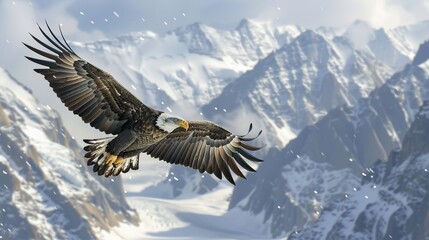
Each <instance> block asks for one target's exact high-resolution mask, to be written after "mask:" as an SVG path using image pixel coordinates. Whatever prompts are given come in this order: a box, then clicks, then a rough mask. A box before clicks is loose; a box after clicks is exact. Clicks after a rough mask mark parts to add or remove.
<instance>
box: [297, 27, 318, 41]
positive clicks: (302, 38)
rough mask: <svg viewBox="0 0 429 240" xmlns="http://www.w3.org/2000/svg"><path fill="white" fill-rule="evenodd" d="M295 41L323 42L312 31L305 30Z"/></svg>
mask: <svg viewBox="0 0 429 240" xmlns="http://www.w3.org/2000/svg"><path fill="white" fill-rule="evenodd" d="M296 40H297V41H308V40H322V41H325V38H324V37H323V36H322V35H320V34H318V33H316V32H314V31H313V30H306V31H304V32H303V33H301V34H300V35H299V36H298V37H297V38H296Z"/></svg>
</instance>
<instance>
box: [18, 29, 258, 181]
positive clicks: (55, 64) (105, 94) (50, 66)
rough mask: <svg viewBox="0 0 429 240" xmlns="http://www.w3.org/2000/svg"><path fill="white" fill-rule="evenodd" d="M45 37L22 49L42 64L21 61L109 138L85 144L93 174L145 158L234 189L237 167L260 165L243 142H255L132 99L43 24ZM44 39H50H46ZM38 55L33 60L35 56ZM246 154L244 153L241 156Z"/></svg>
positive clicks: (112, 172) (124, 167)
mask: <svg viewBox="0 0 429 240" xmlns="http://www.w3.org/2000/svg"><path fill="white" fill-rule="evenodd" d="M46 26H47V29H48V30H49V33H47V31H46V32H45V31H44V30H43V29H42V28H41V27H40V26H39V25H38V27H39V30H40V31H41V33H42V34H43V36H44V37H45V38H46V40H47V41H49V43H50V44H49V43H47V42H46V41H45V42H43V41H41V40H39V39H38V38H36V37H35V36H33V35H32V34H31V33H30V35H31V37H32V38H33V39H34V40H35V41H36V42H37V43H38V44H40V45H41V46H42V47H44V48H45V49H44V50H40V49H38V48H35V47H33V46H30V45H28V44H26V43H23V44H24V45H25V46H26V47H27V48H29V49H30V50H32V51H33V52H35V53H37V54H38V55H40V56H41V57H44V59H40V58H33V57H29V56H26V58H27V59H29V60H30V61H32V62H34V63H37V64H40V65H42V66H44V67H47V68H37V69H34V71H35V72H37V73H40V74H42V75H43V76H44V78H45V79H46V80H47V81H48V82H49V86H50V87H51V88H52V89H53V90H54V92H55V93H56V95H57V96H58V98H59V99H60V100H61V101H62V102H63V103H64V105H65V106H66V107H67V108H68V109H69V110H70V111H72V112H73V113H74V114H76V115H78V116H80V117H81V119H82V120H83V121H84V122H85V123H89V124H90V125H91V126H92V127H94V128H96V129H98V130H99V131H101V132H104V133H106V134H111V135H114V137H108V138H102V139H85V140H83V141H84V142H85V143H86V144H87V145H86V146H85V147H84V151H85V152H86V153H85V159H87V165H88V166H93V171H94V172H96V173H98V175H100V176H101V175H104V176H105V177H109V176H118V175H119V174H120V173H121V172H122V173H127V172H128V171H129V170H130V169H132V170H137V169H138V167H139V155H140V153H145V154H147V155H149V156H151V157H153V158H158V159H159V160H163V161H166V162H168V163H171V164H180V165H183V166H186V167H191V168H193V169H197V170H198V171H199V172H200V173H204V172H207V173H209V174H214V175H215V176H216V177H217V178H219V179H222V176H224V177H225V178H226V179H227V180H228V181H229V182H230V183H232V184H234V185H235V183H234V178H233V176H232V174H231V170H232V172H234V173H235V175H237V176H238V177H241V178H245V176H244V175H243V173H242V172H241V170H240V168H239V167H238V166H237V163H238V165H240V166H241V167H242V168H244V169H246V170H247V171H251V172H255V170H254V169H253V168H252V167H251V166H250V165H249V164H248V163H247V162H246V160H250V161H254V162H261V161H262V160H261V159H259V158H257V157H255V156H253V155H252V154H250V153H249V152H248V151H257V150H259V149H261V147H255V146H252V145H250V144H248V143H246V142H248V141H252V140H254V139H256V138H257V137H258V136H259V135H260V134H261V132H262V131H260V132H259V133H258V134H257V135H256V136H255V137H252V138H250V137H247V135H248V134H249V133H250V132H251V130H252V124H250V127H249V131H248V132H247V134H246V135H235V134H233V133H231V132H230V131H228V130H226V129H225V128H223V127H221V126H219V125H217V124H215V123H213V122H209V121H188V120H185V119H183V118H181V117H178V116H173V115H172V114H169V113H166V112H163V111H159V110H156V109H154V108H151V107H149V106H147V105H145V104H143V103H142V102H141V101H140V100H139V99H137V98H136V97H135V96H134V95H133V94H132V93H130V92H129V91H128V90H127V89H125V88H124V87H123V86H122V85H121V84H120V83H119V82H118V81H116V80H115V78H114V77H112V75H110V74H109V73H107V72H105V71H103V70H102V69H100V68H98V67H96V66H94V65H92V64H91V63H89V62H87V61H86V60H84V59H83V58H81V57H79V56H78V55H77V54H76V53H75V52H74V51H73V50H72V48H71V47H70V46H69V44H68V43H67V41H66V39H65V38H64V35H63V32H62V30H61V27H59V32H60V34H61V38H62V41H61V40H60V39H59V38H58V37H57V35H55V34H54V32H53V31H52V30H51V28H50V26H49V25H48V23H46ZM49 34H50V35H49ZM40 56H39V57H40ZM247 150H248V151H247Z"/></svg>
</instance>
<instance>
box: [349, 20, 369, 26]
mask: <svg viewBox="0 0 429 240" xmlns="http://www.w3.org/2000/svg"><path fill="white" fill-rule="evenodd" d="M351 26H365V27H368V28H373V27H372V26H371V25H370V24H369V23H368V22H366V21H364V20H362V19H356V20H355V21H354V22H353V23H352V25H351Z"/></svg>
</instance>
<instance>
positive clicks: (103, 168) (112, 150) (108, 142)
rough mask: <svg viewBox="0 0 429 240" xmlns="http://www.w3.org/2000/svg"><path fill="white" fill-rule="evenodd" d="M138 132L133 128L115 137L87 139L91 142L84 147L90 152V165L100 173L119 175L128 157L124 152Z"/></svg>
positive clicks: (88, 155) (88, 154)
mask: <svg viewBox="0 0 429 240" xmlns="http://www.w3.org/2000/svg"><path fill="white" fill-rule="evenodd" d="M137 136H138V135H137V133H136V132H134V131H132V130H129V129H127V130H124V131H122V132H121V133H119V134H118V136H116V137H115V138H114V139H95V140H85V142H87V143H89V144H91V145H88V146H86V147H85V148H84V150H85V151H88V153H87V154H86V155H85V157H87V158H89V161H88V165H94V167H93V171H94V172H97V173H98V175H104V176H105V177H109V176H110V175H112V174H113V175H118V174H119V173H120V171H121V169H120V168H121V167H122V164H123V163H124V161H125V160H126V159H124V157H123V152H124V151H126V149H127V148H128V147H129V146H130V145H131V144H132V143H133V142H134V141H135V140H136V139H137Z"/></svg>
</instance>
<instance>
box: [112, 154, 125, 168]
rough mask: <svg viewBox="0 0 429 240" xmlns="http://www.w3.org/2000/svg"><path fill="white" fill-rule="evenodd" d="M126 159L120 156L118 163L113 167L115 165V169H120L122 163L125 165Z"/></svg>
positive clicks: (117, 159)
mask: <svg viewBox="0 0 429 240" xmlns="http://www.w3.org/2000/svg"><path fill="white" fill-rule="evenodd" d="M124 161H125V158H123V157H121V156H119V157H118V158H116V161H115V162H114V163H113V165H115V167H119V166H121V165H122V163H124Z"/></svg>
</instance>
